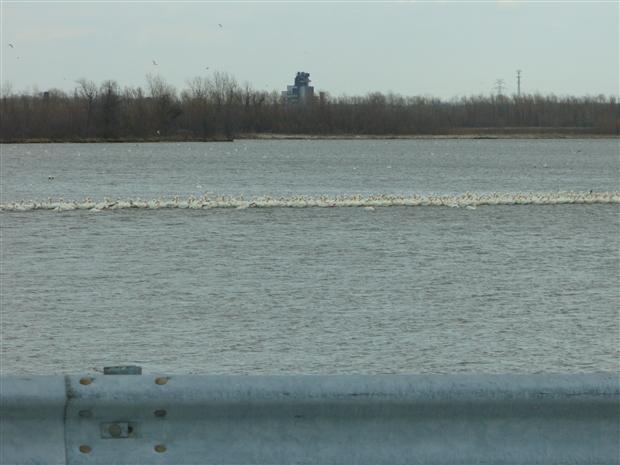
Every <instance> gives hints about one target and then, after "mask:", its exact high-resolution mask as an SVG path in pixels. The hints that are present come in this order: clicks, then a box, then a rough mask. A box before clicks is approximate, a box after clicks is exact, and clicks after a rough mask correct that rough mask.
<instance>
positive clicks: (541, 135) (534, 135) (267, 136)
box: [0, 132, 620, 145]
mask: <svg viewBox="0 0 620 465" xmlns="http://www.w3.org/2000/svg"><path fill="white" fill-rule="evenodd" d="M442 139H458V140H482V139H488V140H494V139H502V140H505V139H620V135H618V134H592V133H585V134H584V133H568V132H567V133H554V132H549V133H545V132H528V133H492V132H491V133H486V132H480V133H476V134H474V133H471V134H407V135H403V134H329V135H327V134H321V135H319V134H272V133H257V134H240V135H237V136H236V137H234V138H208V139H205V138H187V137H183V138H180V137H175V136H170V137H165V136H162V137H156V138H115V139H104V138H89V139H72V138H68V139H48V138H36V139H35V138H29V139H9V140H0V145H4V144H129V143H131V144H140V143H159V142H177V143H182V142H194V143H195V142H233V141H235V140H442Z"/></svg>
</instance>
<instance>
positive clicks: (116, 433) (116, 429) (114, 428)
mask: <svg viewBox="0 0 620 465" xmlns="http://www.w3.org/2000/svg"><path fill="white" fill-rule="evenodd" d="M108 432H109V433H110V436H112V437H113V438H118V437H120V436H121V433H122V432H123V430H122V429H121V427H120V425H117V424H116V423H114V424H113V425H110V426H109V427H108Z"/></svg>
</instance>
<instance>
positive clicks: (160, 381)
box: [155, 376, 168, 386]
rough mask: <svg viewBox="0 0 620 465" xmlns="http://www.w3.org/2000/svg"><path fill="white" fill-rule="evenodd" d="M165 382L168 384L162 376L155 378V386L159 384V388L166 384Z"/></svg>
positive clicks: (166, 379)
mask: <svg viewBox="0 0 620 465" xmlns="http://www.w3.org/2000/svg"><path fill="white" fill-rule="evenodd" d="M167 382H168V378H165V377H163V376H161V377H159V378H155V384H159V385H160V386H161V385H163V384H166V383H167Z"/></svg>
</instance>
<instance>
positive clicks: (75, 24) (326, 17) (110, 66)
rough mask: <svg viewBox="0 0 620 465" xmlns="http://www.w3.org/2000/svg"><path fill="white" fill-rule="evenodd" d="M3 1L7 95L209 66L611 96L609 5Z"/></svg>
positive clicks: (443, 88) (370, 82)
mask: <svg viewBox="0 0 620 465" xmlns="http://www.w3.org/2000/svg"><path fill="white" fill-rule="evenodd" d="M0 8H1V15H2V17H1V24H2V31H1V34H0V37H1V41H2V44H1V45H2V46H1V49H0V50H1V54H2V55H1V57H0V60H1V64H2V69H1V76H0V80H1V81H2V82H6V81H9V82H11V83H12V87H13V90H14V91H22V90H28V89H31V88H32V87H33V86H36V87H37V88H38V89H39V90H44V89H47V88H52V87H57V88H61V89H65V90H71V89H73V87H74V86H75V80H76V79H78V78H81V77H85V78H88V79H92V80H94V81H96V82H98V83H99V82H101V81H103V80H105V79H115V80H117V81H118V82H119V84H120V85H121V86H125V85H130V86H144V85H145V75H146V74H147V73H154V74H159V75H161V76H162V77H163V78H165V79H166V80H167V81H168V82H170V83H172V84H173V85H175V86H176V87H177V88H178V89H181V88H183V87H185V82H186V80H187V79H188V78H192V77H195V76H200V75H207V76H208V75H209V73H212V72H213V70H218V71H225V72H228V73H231V74H232V75H234V76H235V77H236V78H237V80H238V81H239V82H241V83H243V82H245V81H247V82H249V83H250V84H251V85H252V86H253V87H254V88H256V89H265V90H273V89H277V90H282V89H284V88H285V87H286V85H287V84H291V83H292V80H293V77H294V75H295V73H296V72H297V71H302V70H303V71H307V72H309V73H310V78H311V79H312V81H313V85H314V86H315V88H316V89H317V90H326V91H328V92H330V93H331V94H332V95H340V94H348V95H361V94H366V93H367V92H371V91H381V92H389V91H392V92H396V93H400V94H404V95H433V96H438V97H442V98H450V97H453V96H460V95H471V94H481V93H482V94H488V93H490V92H492V89H493V85H494V82H495V81H496V80H497V79H504V81H505V83H506V89H505V92H507V93H513V92H516V85H517V84H516V70H517V69H521V70H522V91H523V92H527V93H530V92H541V93H555V94H559V95H566V94H576V95H596V94H601V93H602V94H605V95H616V96H617V95H618V93H619V89H618V88H619V84H618V75H619V74H618V73H619V63H618V60H619V58H618V56H619V41H620V38H619V14H620V12H619V3H618V2H617V1H615V0H614V1H606V2H594V1H584V2H567V1H555V2H550V1H547V2H543V1H530V2H525V1H518V0H516V1H494V0H493V1H485V2H480V1H479V2H469V1H468V2H465V1H462V2H446V1H428V2H422V1H411V2H365V3H363V2H311V1H308V2H235V3H233V2H195V1H194V2H178V1H177V2H174V1H167V2H138V1H133V2H129V1H116V2H113V1H98V2H93V1H88V2H87V1H80V2H66V1H65V2H50V1H47V2H44V1H39V2H28V1H20V2H12V1H2V4H1V7H0ZM219 24H221V25H222V27H220V26H219ZM9 44H10V45H9ZM11 45H12V47H11ZM153 60H155V61H156V62H157V63H158V64H157V65H154V64H153ZM207 67H209V69H206V68H207Z"/></svg>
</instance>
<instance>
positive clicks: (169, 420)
mask: <svg viewBox="0 0 620 465" xmlns="http://www.w3.org/2000/svg"><path fill="white" fill-rule="evenodd" d="M128 371H129V372H131V369H129V370H128ZM108 372H111V373H121V372H123V370H120V371H119V370H111V371H110V370H108ZM125 372H127V370H125ZM0 389H1V408H0V415H1V431H0V450H1V452H0V463H2V465H13V464H14V465H22V464H40V465H43V464H45V465H52V464H54V465H55V464H63V465H64V464H72V465H73V464H106V465H114V464H116V465H119V464H176V465H189V464H192V465H194V464H228V465H230V464H257V463H260V464H293V463H295V464H390V465H395V464H434V465H435V464H468V465H473V464H495V465H499V464H529V465H532V464H545V465H549V464H589V465H593V464H618V463H620V442H619V441H620V378H619V375H618V374H596V375H481V376H476V375H470V376H468V375H445V376H441V375H435V376H424V375H411V376H409V375H381V376H191V375H190V376H175V375H172V376H156V375H141V376H127V375H120V374H111V375H96V376H94V375H87V376H66V377H62V376H32V377H25V376H16V377H13V376H4V377H2V378H0Z"/></svg>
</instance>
